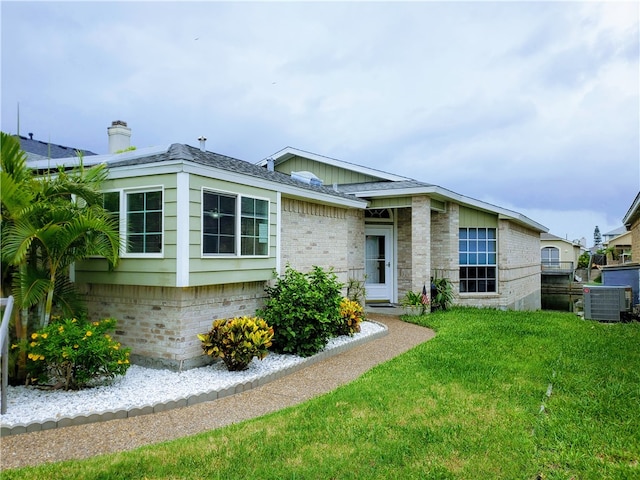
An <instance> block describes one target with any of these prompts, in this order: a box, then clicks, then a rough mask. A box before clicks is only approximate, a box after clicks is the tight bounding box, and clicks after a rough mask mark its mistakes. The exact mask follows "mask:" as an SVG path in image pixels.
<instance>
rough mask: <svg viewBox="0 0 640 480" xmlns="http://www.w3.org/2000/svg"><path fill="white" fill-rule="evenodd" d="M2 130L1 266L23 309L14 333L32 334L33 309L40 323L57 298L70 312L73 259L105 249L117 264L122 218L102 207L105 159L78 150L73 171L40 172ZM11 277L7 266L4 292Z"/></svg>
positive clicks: (46, 319) (102, 253) (46, 320)
mask: <svg viewBox="0 0 640 480" xmlns="http://www.w3.org/2000/svg"><path fill="white" fill-rule="evenodd" d="M1 135H2V136H1V137H0V142H1V155H2V157H1V161H0V169H1V171H0V200H1V204H2V216H1V217H0V222H2V230H1V234H2V267H3V272H6V271H8V272H9V273H10V275H11V277H12V278H11V280H12V281H11V286H10V288H11V291H12V292H13V295H14V297H15V301H16V304H17V305H18V306H19V307H20V311H21V315H20V317H21V318H20V326H21V328H19V329H18V328H16V329H17V330H18V332H17V333H18V334H19V338H27V329H28V319H29V314H30V312H31V313H32V312H33V310H34V309H35V310H36V311H38V312H39V315H38V316H39V318H40V321H39V322H38V323H39V324H40V326H41V327H42V326H46V325H47V324H48V323H49V320H50V318H51V311H52V307H53V305H54V303H57V304H58V305H60V306H61V308H62V309H63V310H64V311H65V313H67V314H70V315H73V313H74V312H72V311H69V310H70V309H72V308H73V307H72V305H71V304H70V303H69V302H68V299H69V298H73V295H72V292H73V289H72V288H71V283H70V282H69V279H68V272H69V266H70V265H71V264H73V263H74V262H75V261H78V260H81V259H84V258H87V257H89V256H92V255H100V256H103V257H104V258H106V259H107V261H108V263H109V266H110V267H115V266H116V265H117V262H118V258H119V257H118V250H119V245H120V241H119V237H118V226H117V225H116V223H115V221H114V219H113V218H112V216H111V214H110V213H109V212H108V211H106V210H105V209H104V208H103V207H102V193H101V192H100V186H101V184H102V182H103V181H104V180H105V179H106V178H107V174H108V173H107V170H106V167H105V166H104V165H97V166H95V167H92V168H88V169H85V168H84V166H83V162H82V157H81V156H80V162H79V166H78V167H76V168H74V169H72V170H71V171H70V172H67V171H65V170H64V169H63V168H59V169H58V170H57V171H56V172H55V173H54V174H52V173H51V172H46V173H45V174H44V175H41V176H37V175H36V174H35V173H34V172H32V171H31V170H30V169H29V167H28V166H27V163H26V157H25V154H24V152H22V151H21V150H20V146H19V143H18V141H17V140H16V139H15V138H13V137H11V136H10V135H7V134H5V133H1ZM8 280H9V278H8V277H7V276H5V274H4V273H3V277H2V289H3V292H4V291H5V290H7V289H8V288H9V281H8ZM60 293H64V296H61V295H60ZM16 327H17V323H16Z"/></svg>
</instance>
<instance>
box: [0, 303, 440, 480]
mask: <svg viewBox="0 0 640 480" xmlns="http://www.w3.org/2000/svg"><path fill="white" fill-rule="evenodd" d="M398 313H399V312H398V310H397V309H393V308H375V309H372V310H369V311H368V318H369V319H371V320H375V321H377V322H380V323H383V324H385V325H386V326H387V327H388V331H389V333H388V335H386V336H384V337H382V338H378V339H375V340H372V341H371V342H369V343H366V344H364V345H360V346H357V347H354V348H353V349H351V350H348V351H346V352H343V353H341V354H338V355H336V356H333V357H330V358H327V359H326V360H323V361H320V362H317V363H314V364H312V365H311V366H309V367H307V368H304V369H302V370H298V371H296V372H294V373H292V374H291V375H287V376H285V377H282V378H279V379H277V380H274V381H273V382H270V383H267V384H265V385H262V386H259V387H257V388H254V389H252V390H248V391H245V392H242V393H239V394H236V395H232V396H228V397H224V398H221V399H218V400H215V401H212V402H205V403H199V404H196V405H193V406H189V407H184V408H178V409H174V410H168V411H165V412H160V413H154V414H151V415H143V416H137V417H131V418H124V419H119V420H110V421H107V422H100V423H91V424H86V425H77V426H70V427H65V428H57V429H53V430H43V431H38V432H33V433H24V434H20V435H11V436H8V437H3V438H2V440H1V444H0V462H1V463H0V469H3V470H4V469H8V468H17V467H22V466H27V465H39V464H43V463H52V462H58V461H62V460H69V459H82V458H88V457H92V456H96V455H101V454H105V453H113V452H119V451H126V450H133V449H135V448H138V447H141V446H143V445H149V444H153V443H158V442H164V441H168V440H173V439H176V438H180V437H185V436H188V435H194V434H197V433H200V432H204V431H207V430H212V429H215V428H219V427H223V426H225V425H230V424H233V423H238V422H241V421H243V420H247V419H250V418H255V417H259V416H262V415H265V414H267V413H271V412H274V411H277V410H280V409H282V408H285V407H289V406H292V405H296V404H298V403H301V402H304V401H305V400H308V399H310V398H313V397H316V396H318V395H321V394H323V393H326V392H329V391H331V390H334V389H335V388H337V387H339V386H340V385H343V384H345V383H348V382H350V381H352V380H354V379H356V378H358V377H359V376H360V375H362V374H363V373H364V372H366V371H367V370H370V369H371V368H372V367H374V366H376V365H378V364H380V363H383V362H385V361H387V360H390V359H392V358H394V357H396V356H398V355H400V354H401V353H404V352H406V351H407V350H410V349H411V348H413V347H414V346H416V345H418V344H420V343H423V342H425V341H427V340H429V339H431V338H433V337H434V335H435V334H434V332H433V331H432V330H429V329H427V328H423V327H419V326H417V325H412V324H409V323H405V322H401V321H400V320H399V319H398V316H397V315H398Z"/></svg>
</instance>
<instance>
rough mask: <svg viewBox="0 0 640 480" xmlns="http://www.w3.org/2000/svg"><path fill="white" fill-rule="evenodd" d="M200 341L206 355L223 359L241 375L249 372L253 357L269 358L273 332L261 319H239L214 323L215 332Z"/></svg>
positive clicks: (199, 336)
mask: <svg viewBox="0 0 640 480" xmlns="http://www.w3.org/2000/svg"><path fill="white" fill-rule="evenodd" d="M198 338H199V339H200V341H201V342H202V350H203V351H204V353H205V354H206V355H209V356H210V357H213V358H221V359H222V361H223V362H224V364H225V365H226V366H227V369H229V370H230V371H232V372H237V371H240V370H245V369H246V368H247V367H248V366H249V364H250V363H251V360H253V357H258V358H259V359H260V360H262V359H263V358H264V357H266V356H267V354H268V353H269V351H268V348H269V347H270V346H271V339H272V338H273V328H271V327H270V326H269V325H267V322H265V321H264V320H262V319H261V318H257V317H253V318H249V317H235V318H230V319H220V320H214V322H213V325H212V328H211V330H209V332H207V333H199V334H198Z"/></svg>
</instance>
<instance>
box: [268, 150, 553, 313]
mask: <svg viewBox="0 0 640 480" xmlns="http://www.w3.org/2000/svg"><path fill="white" fill-rule="evenodd" d="M270 163H273V166H274V169H275V170H276V171H279V172H282V173H284V174H286V175H290V176H295V175H299V174H300V173H302V174H304V175H306V176H308V177H310V178H315V179H317V180H318V181H322V183H323V184H326V185H333V188H334V189H335V190H336V191H338V192H342V193H345V194H349V195H352V196H354V197H355V198H359V199H363V200H366V201H367V208H366V210H365V211H364V219H363V222H362V224H361V225H360V229H361V232H362V233H361V235H362V240H361V241H360V242H359V245H354V247H355V248H357V249H359V251H357V252H355V253H354V255H353V258H354V259H355V260H356V262H357V263H356V264H355V265H353V266H351V267H350V274H351V275H353V276H354V277H356V278H363V277H362V275H364V278H365V286H366V290H367V301H369V302H391V303H395V302H398V301H400V300H401V298H402V296H403V295H404V294H405V293H406V292H407V291H409V290H414V291H419V290H421V289H422V287H423V285H425V284H426V285H429V283H430V280H431V278H433V277H435V276H438V277H446V278H448V279H450V280H451V281H452V282H453V284H454V286H455V290H456V303H457V304H459V305H471V306H484V307H495V308H505V309H507V308H510V309H538V308H540V254H539V235H540V233H541V232H546V228H545V227H543V226H542V225H540V224H538V223H536V222H534V221H533V220H531V219H529V218H527V217H525V216H524V215H521V214H519V213H517V212H513V211H510V210H507V209H503V208H500V207H497V206H495V205H491V204H488V203H485V202H481V201H479V200H475V199H472V198H469V197H465V196H463V195H459V194H457V193H454V192H452V191H449V190H446V189H444V188H442V187H439V186H437V185H431V184H427V183H423V182H419V181H416V180H413V179H411V178H407V177H402V176H399V175H395V174H391V173H387V172H382V171H379V170H374V169H371V168H368V167H363V166H360V165H356V164H353V163H348V162H344V161H341V160H336V159H333V158H328V157H324V156H321V155H317V154H314V153H310V152H306V151H303V150H298V149H295V148H291V147H287V148H285V149H283V150H281V151H279V152H277V153H275V154H273V155H272V156H271V157H270V158H268V159H265V160H263V161H262V162H260V164H261V165H269V164H270ZM282 230H283V239H286V241H283V245H286V246H283V251H282V256H283V259H284V260H285V261H288V259H289V258H290V256H291V255H293V254H294V252H290V251H288V249H289V248H291V247H288V246H290V245H292V246H294V247H293V248H296V247H295V245H296V238H294V237H297V236H298V232H297V231H295V230H293V229H291V230H290V231H289V232H287V228H286V224H283V229H282ZM313 236H314V233H313V231H311V230H310V231H309V240H311V239H312V237H313ZM298 248H299V247H298ZM363 258H364V263H362V259H363Z"/></svg>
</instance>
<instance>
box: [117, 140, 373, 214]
mask: <svg viewBox="0 0 640 480" xmlns="http://www.w3.org/2000/svg"><path fill="white" fill-rule="evenodd" d="M121 155H122V157H121V156H120V155H110V156H108V158H105V159H106V162H105V163H107V165H108V166H109V168H117V167H125V166H132V165H145V164H151V163H160V162H165V161H170V160H183V161H189V162H194V163H197V164H199V165H205V166H209V167H214V168H219V169H221V170H226V171H229V172H234V173H239V174H241V175H248V176H250V177H254V178H258V179H261V180H266V181H269V182H276V183H280V184H284V185H289V186H292V187H296V188H302V189H304V190H309V191H314V192H317V193H322V194H325V195H331V196H334V197H340V198H344V199H349V200H351V201H354V200H356V201H362V203H366V201H365V200H360V199H357V198H356V197H354V196H353V195H349V194H348V193H344V192H337V191H335V190H334V189H333V188H331V187H326V186H324V185H322V186H315V185H309V184H306V183H303V182H300V181H298V180H295V179H293V178H291V177H290V176H289V175H286V174H284V173H280V172H276V171H269V170H267V169H266V168H265V167H261V166H258V165H255V164H253V163H250V162H246V161H244V160H239V159H237V158H233V157H228V156H226V155H221V154H219V153H214V152H206V151H202V150H200V149H199V148H196V147H192V146H190V145H184V144H181V143H174V144H172V145H170V146H169V148H168V149H166V150H163V151H156V153H152V154H149V155H145V156H140V155H137V156H136V155H135V152H130V155H127V154H121ZM125 155H127V156H128V157H129V158H126V157H124V156H125ZM120 158H122V159H121V160H120Z"/></svg>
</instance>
